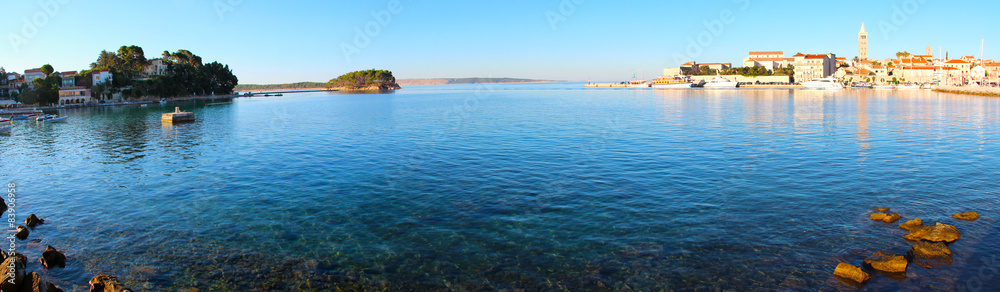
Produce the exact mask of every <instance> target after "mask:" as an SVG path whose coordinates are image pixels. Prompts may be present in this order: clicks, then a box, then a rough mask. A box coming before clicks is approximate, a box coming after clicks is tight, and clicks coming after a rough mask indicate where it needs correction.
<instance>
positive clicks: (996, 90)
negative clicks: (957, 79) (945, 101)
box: [934, 86, 1000, 96]
mask: <svg viewBox="0 0 1000 292" xmlns="http://www.w3.org/2000/svg"><path fill="white" fill-rule="evenodd" d="M934 91H937V92H945V93H957V94H972V95H985V96H1000V87H958V86H938V87H937V88H935V89H934Z"/></svg>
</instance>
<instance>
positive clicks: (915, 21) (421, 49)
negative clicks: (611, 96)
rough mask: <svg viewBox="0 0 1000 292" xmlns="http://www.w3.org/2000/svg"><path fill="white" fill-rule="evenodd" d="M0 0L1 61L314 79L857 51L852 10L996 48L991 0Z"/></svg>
mask: <svg viewBox="0 0 1000 292" xmlns="http://www.w3.org/2000/svg"><path fill="white" fill-rule="evenodd" d="M392 5H395V6H392ZM0 6H2V7H3V8H2V10H3V11H4V13H3V14H4V17H3V18H2V19H0V28H2V32H3V41H0V66H3V67H5V68H6V69H7V70H8V71H23V70H25V69H31V68H36V67H39V66H41V65H43V64H46V63H49V64H52V65H53V66H54V67H55V69H56V70H60V71H70V70H79V69H85V68H88V64H90V63H91V62H93V61H94V60H96V59H97V56H98V53H99V52H100V51H101V50H117V48H118V47H120V46H122V45H138V46H141V47H143V49H144V51H145V52H146V55H147V57H148V58H152V57H156V56H159V55H160V54H161V53H162V52H163V51H164V50H170V51H175V50H177V49H188V50H191V51H192V52H194V53H195V54H198V55H200V56H202V58H204V59H205V60H206V61H219V62H221V63H224V64H229V65H230V67H231V68H232V69H233V71H234V73H236V75H237V76H238V77H239V78H240V83H243V84H249V83H258V84H259V83H285V82H296V81H326V80H329V79H330V78H333V77H336V76H337V75H339V74H342V73H345V72H348V71H353V70H360V69H370V68H380V69H388V70H392V71H393V73H394V74H395V75H396V77H397V78H435V77H518V78H535V79H557V80H588V79H592V80H594V81H598V80H601V81H611V80H626V79H630V78H631V76H632V73H633V72H637V73H638V74H639V75H643V74H645V76H646V78H652V77H655V76H656V75H659V74H661V73H662V70H663V68H665V67H676V66H677V65H678V60H683V61H685V62H686V61H690V60H696V61H699V62H732V63H734V65H736V64H738V63H740V62H741V60H742V58H743V57H745V56H746V55H747V52H748V51H751V50H782V51H785V53H786V56H787V57H790V56H791V55H793V54H795V53H797V52H803V53H829V52H832V53H835V54H837V55H838V56H841V57H847V58H853V57H854V56H856V55H857V33H858V30H859V29H860V24H861V22H862V21H864V22H865V24H866V26H867V30H868V33H869V34H870V39H871V40H870V45H869V46H870V56H871V57H873V58H887V57H891V56H893V55H894V54H895V52H897V51H901V50H907V51H909V52H919V53H923V52H924V50H925V48H926V47H927V46H928V45H930V46H932V47H933V49H934V52H935V54H937V52H938V50H939V48H943V49H944V50H945V51H948V52H949V53H950V56H951V57H953V58H954V57H956V56H960V55H973V54H978V52H979V46H980V41H981V40H982V39H984V38H985V39H986V48H985V57H986V58H1000V56H994V55H995V54H992V53H991V52H995V51H997V50H1000V42H998V41H1000V38H998V37H997V36H998V33H997V30H996V27H997V24H998V23H997V21H998V19H997V18H996V17H995V16H994V15H995V12H996V11H1000V2H998V1H940V0H894V1H893V0H890V1H855V0H843V1H767V2H765V1H760V0H736V1H731V0H719V1H711V0H708V1H631V2H624V1H595V0H553V1H537V0H536V1H520V0H511V1H421V0H374V1H294V0H293V1H259V0H200V1H196V0H165V1H120V0H112V1H96V0H95V1H92V0H35V1H5V3H4V4H2V5H0ZM390 6H391V7H390ZM390 8H393V9H390ZM726 13H728V14H726ZM387 15H388V16H391V18H390V17H386V16H387ZM26 23H28V24H27V25H26ZM32 28H36V30H32ZM366 30H367V32H366ZM358 31H361V34H362V35H363V36H362V37H359V36H358ZM366 39H367V41H366ZM689 40H690V41H689ZM692 42H693V43H692ZM345 50H346V52H347V53H345Z"/></svg>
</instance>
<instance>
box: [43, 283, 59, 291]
mask: <svg viewBox="0 0 1000 292" xmlns="http://www.w3.org/2000/svg"><path fill="white" fill-rule="evenodd" d="M45 292H63V289H60V288H59V286H56V284H52V283H49V282H46V283H45Z"/></svg>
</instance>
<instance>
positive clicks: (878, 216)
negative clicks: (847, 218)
mask: <svg viewBox="0 0 1000 292" xmlns="http://www.w3.org/2000/svg"><path fill="white" fill-rule="evenodd" d="M887 216H889V214H888V213H872V214H871V215H870V216H868V218H871V219H872V220H882V219H885V217H887Z"/></svg>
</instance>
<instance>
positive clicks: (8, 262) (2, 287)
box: [0, 253, 28, 292]
mask: <svg viewBox="0 0 1000 292" xmlns="http://www.w3.org/2000/svg"><path fill="white" fill-rule="evenodd" d="M27 265H28V258H26V257H24V256H23V255H21V254H19V253H14V254H13V255H11V256H9V257H7V258H6V259H4V260H3V263H0V291H3V292H8V291H18V289H20V288H21V284H22V283H24V276H25V273H24V268H25V267H26V266H27ZM12 266H13V267H14V271H13V273H11V268H10V267H12ZM12 275H13V278H14V281H13V282H14V283H11V281H10V280H11V276H12Z"/></svg>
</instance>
